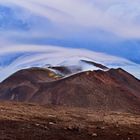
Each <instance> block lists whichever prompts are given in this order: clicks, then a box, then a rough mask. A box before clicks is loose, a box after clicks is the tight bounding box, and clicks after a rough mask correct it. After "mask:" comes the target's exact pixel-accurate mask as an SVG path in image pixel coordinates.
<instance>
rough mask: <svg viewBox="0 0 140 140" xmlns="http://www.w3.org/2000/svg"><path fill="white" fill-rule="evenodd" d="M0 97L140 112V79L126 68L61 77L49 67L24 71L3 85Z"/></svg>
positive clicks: (47, 103) (45, 103)
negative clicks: (125, 69)
mask: <svg viewBox="0 0 140 140" xmlns="http://www.w3.org/2000/svg"><path fill="white" fill-rule="evenodd" d="M0 99H1V100H8V101H22V102H34V103H38V104H41V105H63V106H69V107H83V108H92V109H95V110H106V111H122V112H140V81H139V80H138V79H136V78H135V77H133V76H132V75H130V74H129V73H127V72H126V71H124V70H123V69H120V68H119V69H110V70H108V71H102V70H96V71H87V72H81V73H77V74H74V75H71V76H68V77H61V76H60V75H57V74H56V73H55V72H52V71H51V70H49V69H41V68H32V69H26V70H21V71H19V72H17V73H15V74H13V75H12V76H11V77H9V78H8V79H6V80H5V81H3V82H2V83H1V84H0Z"/></svg>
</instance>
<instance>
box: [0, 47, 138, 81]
mask: <svg viewBox="0 0 140 140" xmlns="http://www.w3.org/2000/svg"><path fill="white" fill-rule="evenodd" d="M18 53H19V54H21V55H20V56H19V57H18V58H16V59H14V60H13V61H12V62H11V63H10V64H8V65H6V66H4V67H1V70H0V81H1V80H3V79H5V78H6V77H8V76H9V75H11V74H12V73H14V72H16V71H18V70H20V69H23V68H27V67H33V66H40V67H42V66H44V65H46V64H51V65H59V64H61V63H63V62H65V61H68V64H69V65H71V62H72V64H74V63H73V62H75V63H76V62H77V61H79V60H80V59H88V60H92V61H94V62H98V63H101V64H104V65H106V66H111V67H116V65H117V67H119V66H120V67H126V66H129V67H130V68H131V66H132V67H133V68H136V67H139V65H137V64H135V63H133V62H131V61H128V60H126V59H123V58H119V57H115V56H111V55H107V54H103V53H97V52H93V51H89V50H85V49H71V48H70V49H68V48H62V47H59V46H38V45H14V46H7V47H1V51H0V60H1V61H5V59H6V56H9V57H10V56H11V55H16V54H18ZM73 60H74V61H73ZM133 70H134V69H133ZM131 71H132V70H130V72H131ZM132 72H133V73H134V71H132ZM134 74H135V73H134Z"/></svg>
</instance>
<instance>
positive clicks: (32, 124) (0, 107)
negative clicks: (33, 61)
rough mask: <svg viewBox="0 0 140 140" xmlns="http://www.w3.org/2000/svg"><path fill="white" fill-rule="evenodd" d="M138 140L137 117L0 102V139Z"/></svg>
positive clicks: (138, 118)
mask: <svg viewBox="0 0 140 140" xmlns="http://www.w3.org/2000/svg"><path fill="white" fill-rule="evenodd" d="M103 139H105V140H139V139H140V114H129V113H121V112H104V111H100V112H98V111H93V110H91V109H82V108H70V107H58V106H57V107H55V106H39V105H35V104H25V103H16V102H1V103H0V140H103Z"/></svg>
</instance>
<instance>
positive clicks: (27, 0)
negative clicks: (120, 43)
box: [0, 0, 140, 38]
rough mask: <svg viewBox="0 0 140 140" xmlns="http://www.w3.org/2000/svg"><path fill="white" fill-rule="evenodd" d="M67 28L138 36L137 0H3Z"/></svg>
mask: <svg viewBox="0 0 140 140" xmlns="http://www.w3.org/2000/svg"><path fill="white" fill-rule="evenodd" d="M0 3H13V4H16V5H19V6H21V7H24V8H27V9H29V10H31V11H32V12H34V13H36V14H39V15H41V16H44V17H47V18H49V19H50V20H52V21H53V22H54V23H55V24H58V25H59V24H61V25H62V27H63V26H64V27H66V28H68V27H69V28H70V27H73V26H75V28H77V27H78V26H79V28H99V29H101V30H105V31H108V32H112V33H114V34H116V35H118V36H121V37H125V38H140V32H139V30H140V24H139V21H140V19H138V17H140V1H139V0H136V1H131V0H124V1H122V0H112V1H110V0H102V1H101V0H94V1H92V0H55V1H53V0H20V1H19V0H5V1H4V2H3V1H0Z"/></svg>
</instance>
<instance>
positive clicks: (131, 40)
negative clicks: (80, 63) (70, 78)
mask: <svg viewBox="0 0 140 140" xmlns="http://www.w3.org/2000/svg"><path fill="white" fill-rule="evenodd" d="M0 35H1V38H0V46H1V50H3V52H2V51H1V53H0V58H1V62H0V65H1V69H2V70H3V71H4V68H5V67H6V66H9V65H11V66H12V64H13V63H15V61H16V60H17V59H19V58H23V57H25V56H27V55H30V54H32V55H34V53H35V54H36V53H37V52H36V51H35V52H34V51H33V50H31V49H29V48H32V46H33V45H35V48H36V46H38V47H40V45H43V46H44V47H45V48H46V49H47V46H52V47H54V48H55V47H56V46H59V48H60V47H61V50H62V48H64V50H65V48H66V49H69V52H71V50H72V49H71V48H75V49H76V50H77V53H76V54H75V55H79V54H78V49H79V51H81V50H83V49H87V50H90V51H92V52H93V53H94V52H100V53H102V54H104V55H108V57H110V58H112V56H113V57H115V61H114V65H115V66H116V65H118V67H120V66H122V63H121V62H120V61H121V60H122V62H124V60H125V63H124V65H125V68H126V63H127V62H128V61H129V65H128V63H127V65H128V67H129V70H130V69H131V70H130V72H132V73H133V74H135V75H136V76H137V77H140V72H139V65H140V1H139V0H135V1H132V0H123V1H122V0H54V1H52V0H20V1H19V0H4V1H2V0H0ZM23 45H24V48H26V49H23V47H21V46H23ZM15 46H16V47H15ZM30 46H31V47H30ZM41 47H42V46H41ZM3 48H4V49H3ZM81 48H82V49H81ZM52 49H53V48H52ZM25 50H27V51H25ZM53 51H54V49H53ZM57 51H58V50H57ZM58 52H60V51H58ZM71 55H72V52H71ZM80 56H82V53H81V54H80ZM83 56H85V54H84V50H83ZM54 57H55V56H54ZM85 57H89V56H88V53H87V54H86V56H85ZM116 58H118V60H119V62H120V65H119V63H118V62H117V64H116ZM113 60H114V59H113V58H112V61H113ZM97 61H98V60H97ZM106 61H107V60H106V59H105V60H104V63H105V64H106V63H109V62H106ZM19 63H20V62H19ZM111 63H112V64H113V62H111ZM132 65H134V66H132ZM130 66H132V67H133V68H132V67H131V68H130ZM13 71H14V70H13Z"/></svg>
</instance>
